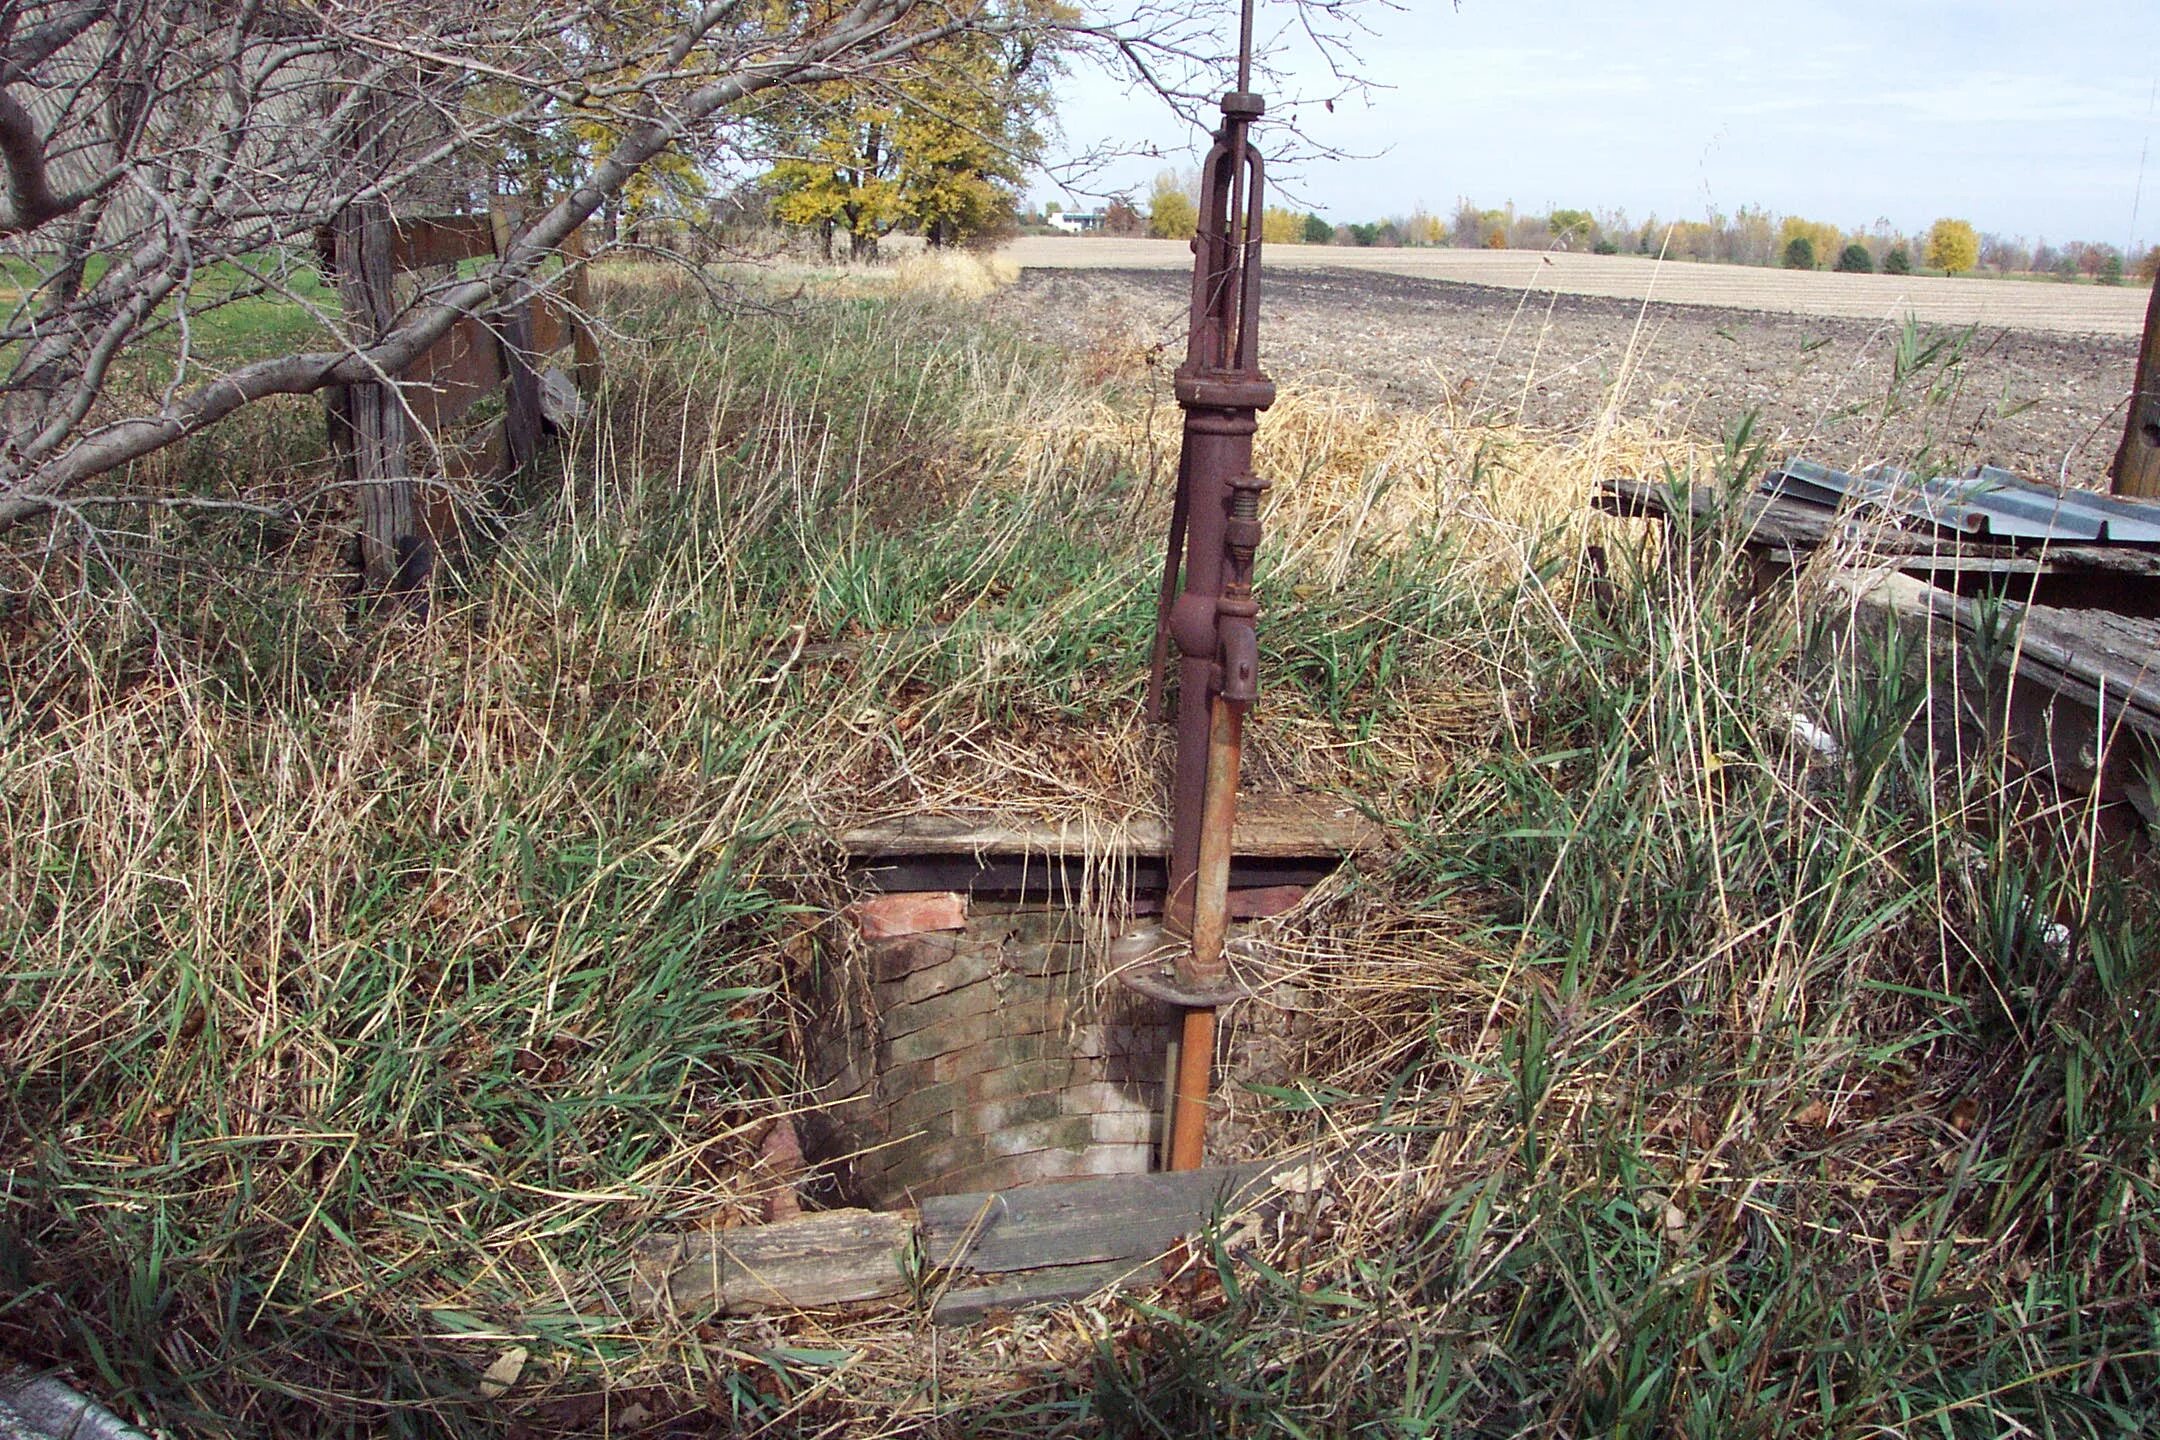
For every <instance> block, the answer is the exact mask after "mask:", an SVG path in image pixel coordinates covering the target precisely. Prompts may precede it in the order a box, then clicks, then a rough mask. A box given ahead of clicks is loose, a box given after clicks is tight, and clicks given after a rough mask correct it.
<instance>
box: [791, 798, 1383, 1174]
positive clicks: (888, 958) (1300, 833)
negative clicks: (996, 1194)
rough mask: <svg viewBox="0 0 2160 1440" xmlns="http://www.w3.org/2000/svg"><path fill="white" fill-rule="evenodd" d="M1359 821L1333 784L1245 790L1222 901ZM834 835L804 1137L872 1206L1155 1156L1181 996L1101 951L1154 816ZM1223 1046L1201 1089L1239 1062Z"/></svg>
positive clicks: (1335, 840) (1151, 868)
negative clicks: (1317, 790) (1295, 790)
mask: <svg viewBox="0 0 2160 1440" xmlns="http://www.w3.org/2000/svg"><path fill="white" fill-rule="evenodd" d="M1374 838H1375V836H1374V833H1373V831H1372V829H1371V827H1370V826H1369V825H1368V824H1367V823H1366V822H1365V821H1363V820H1362V819H1361V818H1360V817H1358V816H1357V815H1356V814H1355V812H1353V811H1351V810H1350V809H1349V808H1348V807H1347V806H1344V805H1341V804H1339V803H1338V802H1334V801H1332V800H1326V799H1321V798H1315V797H1279V798H1272V799H1259V798H1254V799H1250V800H1248V803H1247V805H1246V806H1245V809H1244V812H1243V813H1242V814H1241V815H1240V819H1239V826H1238V836H1237V845H1236V851H1237V853H1236V857H1235V859H1234V862H1233V865H1232V870H1231V892H1232V916H1233V918H1234V919H1239V920H1244V921H1251V920H1254V919H1257V918H1261V917H1265V916H1269V915H1274V914H1279V913H1281V912H1282V911H1284V910H1287V909H1288V908H1290V906H1292V905H1294V904H1295V903H1296V902H1297V900H1298V899H1299V898H1300V897H1302V895H1303V894H1304V892H1305V889H1306V888H1307V887H1309V886H1310V885H1312V884H1313V883H1315V882H1316V881H1318V880H1320V879H1323V878H1325V877H1326V876H1327V875H1328V874H1329V873H1331V872H1332V871H1333V870H1334V869H1336V868H1337V866H1339V865H1340V864H1341V863H1342V861H1343V860H1344V858H1345V857H1346V856H1348V855H1351V854H1353V853H1355V852H1357V851H1359V850H1361V849H1365V848H1368V847H1369V846H1370V844H1371V843H1372V841H1373V840H1374ZM841 842H842V844H843V846H844V847H845V848H846V850H847V852H848V855H849V866H850V870H851V876H852V878H853V879H854V880H855V881H856V882H857V883H858V885H859V886H860V887H861V888H863V889H864V890H866V891H867V892H869V893H868V894H867V896H866V898H865V899H864V900H862V901H861V902H860V903H858V904H857V905H855V906H853V907H852V908H851V910H850V911H849V913H848V914H847V915H846V916H845V917H842V918H843V923H842V924H839V925H836V926H834V927H832V940H831V943H829V944H827V945H826V946H825V947H824V948H823V951H822V952H821V954H820V955H819V958H818V963H817V965H816V967H815V970H814V973H813V975H812V976H811V977H810V980H809V993H808V995H807V999H808V1001H809V1009H810V1013H811V1017H812V1019H811V1023H810V1025H809V1026H808V1027H807V1033H806V1045H807V1055H806V1060H807V1062H808V1064H807V1069H808V1070H809V1072H810V1079H811V1081H812V1082H813V1084H814V1085H815V1086H816V1088H817V1098H818V1099H819V1100H820V1101H821V1102H823V1105H822V1108H821V1109H819V1110H818V1111H817V1112H815V1113H814V1114H813V1115H811V1116H809V1117H806V1119H805V1121H804V1122H803V1125H802V1130H803V1141H804V1149H805V1152H806V1155H807V1157H808V1158H809V1159H811V1160H812V1161H814V1162H819V1163H821V1164H822V1165H823V1166H825V1167H826V1168H827V1170H828V1173H833V1174H835V1175H836V1176H837V1178H838V1179H839V1181H840V1184H841V1187H842V1188H843V1190H845V1191H846V1192H848V1193H849V1195H850V1197H851V1198H852V1199H854V1200H855V1201H857V1202H858V1203H861V1204H865V1205H869V1206H872V1207H875V1208H892V1207H896V1206H902V1205H909V1204H913V1203H917V1202H919V1201H920V1200H921V1199H923V1198H924V1197H927V1196H935V1195H952V1194H969V1193H976V1192H984V1191H993V1190H1005V1189H1010V1188H1014V1187H1018V1186H1024V1185H1030V1184H1034V1183H1036V1182H1039V1181H1047V1180H1068V1179H1082V1178H1099V1177H1105V1176H1118V1175H1139V1174H1145V1173H1147V1172H1149V1171H1151V1170H1154V1169H1157V1168H1159V1166H1160V1164H1161V1160H1162V1154H1161V1151H1162V1146H1163V1143H1164V1138H1163V1137H1164V1136H1165V1134H1166V1133H1167V1126H1166V1119H1167V1117H1166V1115H1165V1113H1164V1099H1165V1091H1166V1089H1167V1086H1166V1078H1167V1075H1168V1070H1167V1066H1168V1065H1169V1064H1170V1063H1171V1057H1172V1046H1173V1044H1174V1042H1175V1040H1176V1038H1177V1034H1178V1021H1179V1012H1178V1011H1177V1010H1176V1009H1175V1007H1172V1006H1169V1005H1165V1004H1163V1003H1161V1002H1159V1001H1155V1000H1150V999H1148V998H1145V997H1143V996H1141V995H1138V994H1135V993H1134V992H1132V991H1131V990H1129V989H1127V988H1126V987H1125V986H1123V985H1121V984H1118V983H1117V982H1116V980H1115V978H1114V977H1113V976H1112V975H1111V973H1110V964H1109V960H1108V955H1107V951H1108V943H1109V941H1110V939H1111V938H1112V937H1113V936H1114V935H1115V934H1116V933H1118V932H1119V931H1120V930H1121V929H1123V928H1125V927H1126V926H1129V925H1137V924H1142V923H1146V922H1147V921H1148V919H1149V918H1150V917H1151V916H1152V915H1154V914H1156V913H1159V911H1160V909H1161V903H1162V891H1163V864H1162V861H1161V859H1160V855H1161V851H1162V848H1163V847H1162V836H1161V834H1160V826H1159V824H1155V823H1153V822H1140V823H1137V824H1134V825H1132V826H1130V827H1127V828H1125V829H1123V830H1120V831H1116V832H1113V833H1109V834H1105V833H1103V832H1101V831H1099V830H1097V831H1093V832H1083V831H1082V830H1080V829H1078V828H1077V827H1062V826H1056V825H1050V826H1019V827H1015V826H1012V825H1010V824H1006V823H1001V822H975V821H970V820H962V819H947V818H940V819H935V820H909V821H904V822H899V823H895V824H889V825H884V826H877V827H866V828H864V829H861V830H857V831H853V832H850V833H848V834H846V835H844V836H842V837H841ZM1224 1058H1225V1061H1226V1064H1225V1072H1226V1073H1225V1072H1219V1074H1220V1076H1221V1078H1220V1079H1219V1081H1218V1088H1220V1085H1222V1084H1227V1083H1235V1081H1236V1079H1237V1078H1238V1066H1237V1062H1236V1056H1235V1054H1234V1053H1232V1054H1231V1055H1229V1056H1227V1057H1224Z"/></svg>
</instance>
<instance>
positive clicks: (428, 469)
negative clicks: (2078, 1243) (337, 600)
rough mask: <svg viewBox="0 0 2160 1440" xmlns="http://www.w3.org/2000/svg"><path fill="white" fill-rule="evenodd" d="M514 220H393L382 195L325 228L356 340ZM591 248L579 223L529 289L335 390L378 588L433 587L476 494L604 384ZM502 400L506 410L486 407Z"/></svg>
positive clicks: (507, 230) (336, 429) (505, 233)
mask: <svg viewBox="0 0 2160 1440" xmlns="http://www.w3.org/2000/svg"><path fill="white" fill-rule="evenodd" d="M518 219H519V217H518V214H517V212H516V210H515V209H514V208H512V207H510V206H508V205H505V204H500V203H498V204H496V205H495V206H493V207H492V208H491V209H490V211H489V213H487V214H485V215H427V216H409V217H393V216H391V215H390V214H389V213H388V210H387V207H384V206H381V205H377V206H375V207H373V209H372V212H371V211H370V209H369V208H368V207H362V206H356V207H354V209H353V211H352V212H351V213H349V214H348V215H347V216H346V217H344V218H343V219H341V220H340V222H339V223H338V224H337V225H335V226H333V227H331V228H330V229H329V230H327V231H326V233H325V234H324V235H323V236H322V237H321V245H322V251H323V260H324V263H325V265H326V267H327V268H328V270H329V272H330V274H331V276H332V277H333V278H334V280H335V281H336V284H337V287H338V295H339V300H340V303H341V305H342V308H343V310H344V312H345V321H346V325H347V327H348V329H349V332H350V334H351V336H352V341H353V343H354V344H366V343H368V342H369V341H370V340H372V339H374V338H376V337H378V336H380V335H382V334H384V333H386V332H387V331H388V330H389V329H390V328H391V326H392V325H393V324H394V323H395V322H396V320H397V318H398V316H399V315H400V313H401V312H403V311H404V310H405V309H406V307H407V306H408V305H409V304H410V303H411V299H412V297H413V296H414V295H415V294H417V293H418V292H419V291H420V289H421V287H422V286H424V285H426V284H428V283H430V282H431V281H440V280H442V279H445V278H448V277H450V276H452V275H454V274H455V270H456V267H458V266H459V265H462V264H464V263H465V262H467V261H472V260H486V259H490V258H493V257H495V256H498V255H501V254H502V253H504V252H505V251H506V250H507V249H508V248H509V245H510V242H511V241H512V239H513V238H515V236H516V234H517V230H518ZM585 253H586V252H585V247H584V243H583V237H582V233H580V234H578V235H573V236H572V237H571V240H570V241H569V242H568V243H567V244H566V245H565V246H564V247H563V254H562V259H561V262H560V263H559V265H557V264H551V265H550V267H549V273H547V274H544V275H542V276H540V277H538V279H537V282H536V288H535V289H534V291H533V292H532V293H531V295H530V296H529V298H526V299H524V300H522V301H519V302H515V303H512V304H510V305H507V306H505V307H503V308H500V309H497V310H494V311H490V312H487V313H485V314H476V315H468V316H465V317H463V318H461V319H460V320H459V321H458V323H457V324H456V325H455V326H453V327H452V328H451V329H450V331H449V333H447V334H445V335H444V336H443V337H442V339H440V340H438V341H436V342H435V344H434V345H433V346H432V347H430V348H429V349H428V350H427V351H426V353H424V354H422V355H421V356H420V358H419V359H417V360H415V361H414V362H413V363H412V364H411V365H410V366H408V367H407V368H406V369H405V371H404V372H403V373H402V374H400V375H397V376H395V377H391V383H385V382H376V383H372V384H364V385H347V386H342V387H340V388H338V389H335V390H332V391H330V392H329V394H328V396H327V405H328V409H329V426H330V436H331V444H332V447H333V449H334V450H335V452H336V456H337V464H338V471H339V477H340V479H342V480H343V481H345V482H347V483H349V484H352V485H353V486H355V487H356V489H357V491H358V494H359V510H360V522H359V536H358V540H359V561H360V569H361V571H362V574H363V578H364V582H365V584H366V586H367V587H368V588H369V589H371V590H387V591H418V590H420V589H422V588H424V587H425V585H426V583H427V581H428V579H429V578H430V576H431V575H432V574H433V573H434V570H435V567H436V564H437V562H438V560H439V558H440V557H441V556H443V555H444V554H445V553H447V552H448V551H450V550H451V549H452V547H454V546H455V545H456V544H457V543H458V541H459V538H460V535H461V533H462V530H463V527H464V525H465V521H466V515H467V507H468V505H469V503H470V501H472V500H473V499H475V498H477V497H480V496H483V495H484V494H485V493H486V492H487V490H488V488H489V487H490V486H491V485H493V484H494V483H496V482H498V481H500V480H502V479H504V478H506V477H507V476H509V475H511V474H514V473H516V472H517V471H519V470H522V469H523V468H524V467H526V466H528V465H530V464H531V463H532V461H533V459H534V458H535V457H536V456H537V455H538V454H539V452H540V446H541V444H542V443H543V440H544V438H545V436H546V434H547V431H548V425H549V412H550V411H554V412H557V413H558V414H559V413H560V411H561V410H562V408H563V407H564V405H565V403H568V404H571V405H574V404H575V398H574V397H575V395H576V394H577V393H578V392H585V391H589V390H590V389H591V388H592V386H593V385H594V383H595V382H596V381H597V379H598V373H599V358H600V357H599V348H598V345H597V344H596V342H595V341H594V338H593V334H592V331H591V329H590V327H589V326H588V325H587V323H586V321H585V316H586V314H588V313H589V302H590V292H589V289H588V281H587V277H586V265H585ZM565 349H569V350H570V351H571V362H572V363H571V366H570V368H569V369H568V370H567V371H565V370H564V369H563V368H562V366H561V364H560V361H559V352H561V351H563V350H565ZM573 384H574V386H575V390H572V389H571V388H570V387H571V386H572V385H573ZM496 396H500V397H501V406H500V413H499V415H498V414H497V412H496V407H494V406H493V405H487V406H485V407H483V402H486V401H491V400H492V399H493V398H494V397H496Z"/></svg>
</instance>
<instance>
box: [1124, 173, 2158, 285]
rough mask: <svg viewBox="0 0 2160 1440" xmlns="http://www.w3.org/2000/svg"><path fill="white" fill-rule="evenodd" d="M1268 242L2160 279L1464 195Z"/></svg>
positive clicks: (1790, 225) (1277, 217)
mask: <svg viewBox="0 0 2160 1440" xmlns="http://www.w3.org/2000/svg"><path fill="white" fill-rule="evenodd" d="M1196 189H1197V177H1196V176H1195V175H1193V174H1192V173H1191V172H1183V173H1180V172H1178V171H1169V170H1166V171H1164V172H1163V173H1162V174H1161V175H1159V176H1157V177H1156V181H1155V185H1154V189H1153V191H1152V193H1151V194H1150V195H1149V197H1148V200H1147V203H1146V206H1145V207H1144V208H1143V207H1142V206H1140V205H1138V204H1135V203H1134V202H1133V201H1132V200H1131V199H1130V198H1129V197H1128V198H1126V199H1125V200H1123V201H1121V202H1119V203H1118V204H1116V205H1113V206H1112V207H1111V212H1110V214H1111V218H1112V220H1113V221H1116V220H1120V219H1121V220H1122V222H1123V223H1122V224H1117V223H1108V224H1106V225H1105V226H1104V228H1105V230H1106V231H1108V232H1110V233H1113V234H1119V233H1122V234H1129V235H1141V234H1146V235H1155V236H1159V237H1163V238H1167V239H1181V238H1183V237H1185V236H1188V235H1190V234H1191V233H1192V231H1193V225H1194V220H1195V217H1196V215H1197V211H1198V207H1197V203H1196V199H1195V195H1196ZM1262 238H1263V239H1264V240H1265V241H1266V242H1267V243H1268V244H1271V245H1285V244H1302V245H1355V246H1381V247H1397V246H1404V247H1418V246H1425V247H1442V246H1449V247H1454V248H1457V249H1482V250H1578V251H1588V252H1592V253H1595V254H1599V255H1617V254H1628V255H1648V256H1663V257H1664V258H1666V259H1673V260H1696V261H1706V262H1715V263H1722V264H1728V265H1763V266H1783V267H1785V268H1788V269H1799V270H1837V271H1842V272H1847V273H1861V274H1872V273H1883V274H1890V275H1907V274H1912V273H1913V272H1915V271H1918V270H1922V269H1926V270H1931V271H1939V272H1941V273H1944V274H1950V275H1958V274H1968V273H1978V272H1992V273H1994V274H1998V275H2011V274H2016V275H2045V276H2053V277H2056V278H2059V279H2063V280H2076V279H2085V280H2090V281H2094V282H2097V283H2099V284H2103V285H2119V284H2122V283H2123V282H2124V281H2125V280H2126V279H2132V278H2134V279H2137V280H2141V281H2146V282H2150V281H2152V280H2153V279H2155V277H2156V276H2160V245H2155V246H2153V247H2151V248H2150V249H2148V250H2146V251H2145V252H2144V253H2142V254H2140V255H2136V256H2126V255H2124V253H2123V252H2122V250H2121V249H2120V248H2119V247H2117V246H2114V245H2109V244H2106V243H2103V242H2095V241H2085V240H2069V241H2064V242H2061V243H2059V244H2051V243H2049V242H2048V241H2047V240H2046V239H2045V238H2044V237H2043V238H2042V239H2041V240H2039V241H2038V242H2037V243H2027V241H2026V240H2025V238H2024V237H2023V236H2007V235H2000V234H1995V233H1992V232H1984V231H1979V230H1976V229H1975V228H1974V227H1973V226H1972V224H1971V223H1970V222H1968V221H1965V220H1961V219H1956V218H1945V219H1941V220H1938V221H1936V222H1935V223H1934V224H1933V225H1931V226H1929V227H1928V229H1926V230H1924V231H1920V232H1917V233H1908V232H1905V231H1901V230H1899V229H1898V228H1897V227H1896V226H1894V225H1892V224H1891V223H1890V221H1889V220H1887V219H1878V220H1876V221H1875V222H1874V224H1872V225H1868V226H1865V227H1855V228H1846V227H1843V226H1839V225H1836V224H1832V223H1830V222H1827V221H1821V220H1811V219H1808V218H1807V217H1805V216H1801V215H1779V214H1777V213H1776V212H1774V211H1771V210H1769V209H1766V208H1763V207H1759V206H1747V205H1743V206H1741V207H1740V208H1739V209H1738V210H1737V211H1735V212H1734V213H1732V214H1730V215H1727V214H1725V213H1723V212H1721V211H1712V212H1711V213H1710V214H1708V215H1706V216H1705V217H1704V218H1702V219H1700V220H1670V221H1668V220H1664V219H1660V218H1659V217H1658V216H1657V215H1655V214H1652V215H1650V216H1648V217H1647V218H1645V219H1644V220H1642V221H1640V222H1635V221H1632V220H1630V219H1629V218H1628V216H1627V214H1626V212H1624V211H1619V210H1604V211H1591V210H1576V209H1556V210H1552V211H1549V212H1547V213H1544V214H1533V213H1530V212H1526V211H1521V210H1518V209H1517V208H1516V207H1515V206H1514V205H1513V204H1512V203H1510V204H1508V205H1505V206H1502V207H1500V208H1498V209H1485V208H1482V207H1480V206H1478V205H1476V204H1474V203H1473V202H1471V201H1469V200H1463V201H1460V202H1458V203H1457V205H1456V207H1455V211H1454V213H1453V214H1452V215H1450V216H1446V217H1442V216H1438V215H1434V214H1432V213H1431V212H1430V211H1427V210H1425V209H1424V208H1422V207H1419V208H1416V209H1413V210H1411V211H1409V212H1408V213H1407V214H1401V215H1392V216H1389V217H1387V218H1385V219H1381V220H1374V221H1368V222H1362V223H1353V224H1336V223H1334V222H1332V221H1329V220H1326V219H1324V218H1322V217H1321V216H1319V215H1315V214H1306V213H1301V212H1297V211H1292V210H1286V209H1275V208H1272V207H1271V208H1270V209H1269V210H1268V213H1267V222H1266V229H1265V233H1264V235H1263V236H1262Z"/></svg>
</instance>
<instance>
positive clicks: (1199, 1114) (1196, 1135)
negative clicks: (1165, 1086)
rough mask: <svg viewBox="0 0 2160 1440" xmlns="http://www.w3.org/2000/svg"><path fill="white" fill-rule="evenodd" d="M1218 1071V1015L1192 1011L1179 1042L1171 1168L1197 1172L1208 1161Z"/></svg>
mask: <svg viewBox="0 0 2160 1440" xmlns="http://www.w3.org/2000/svg"><path fill="white" fill-rule="evenodd" d="M1214 1068H1215V1012H1214V1011H1213V1010H1206V1009H1192V1010H1187V1011H1186V1012H1185V1024H1184V1028H1183V1032H1182V1034H1181V1036H1180V1038H1179V1042H1178V1073H1177V1098H1176V1101H1175V1102H1174V1103H1173V1104H1172V1106H1171V1109H1170V1168H1171V1169H1172V1170H1197V1169H1199V1168H1200V1165H1201V1162H1202V1161H1204V1160H1205V1159H1206V1158H1207V1111H1208V1092H1209V1090H1210V1089H1211V1088H1212V1087H1211V1086H1210V1084H1209V1081H1210V1080H1211V1078H1212V1076H1213V1071H1214Z"/></svg>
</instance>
